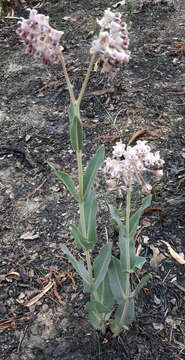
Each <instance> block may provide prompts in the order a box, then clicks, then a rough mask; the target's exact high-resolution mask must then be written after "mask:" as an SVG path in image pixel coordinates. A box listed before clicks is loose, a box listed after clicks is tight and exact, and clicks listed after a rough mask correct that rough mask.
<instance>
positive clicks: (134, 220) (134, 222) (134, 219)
mask: <svg viewBox="0 0 185 360" xmlns="http://www.w3.org/2000/svg"><path fill="white" fill-rule="evenodd" d="M151 200H152V195H148V196H147V197H146V198H145V199H144V200H143V202H142V205H141V206H140V208H139V209H138V210H137V211H136V212H135V214H134V215H132V216H131V218H130V222H129V225H130V226H129V227H130V239H133V238H134V236H135V234H136V231H137V227H138V225H139V220H140V217H141V216H142V214H143V212H144V210H145V209H146V208H147V207H149V206H150V204H151Z"/></svg>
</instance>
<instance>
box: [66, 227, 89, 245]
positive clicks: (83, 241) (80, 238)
mask: <svg viewBox="0 0 185 360" xmlns="http://www.w3.org/2000/svg"><path fill="white" fill-rule="evenodd" d="M70 226H71V228H72V230H71V235H73V236H74V238H75V241H76V246H77V248H78V249H86V250H89V249H91V244H90V243H89V242H88V241H87V239H86V238H85V237H84V236H83V235H82V233H81V231H80V230H79V228H77V227H76V226H75V225H73V224H70Z"/></svg>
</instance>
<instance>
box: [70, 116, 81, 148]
mask: <svg viewBox="0 0 185 360" xmlns="http://www.w3.org/2000/svg"><path fill="white" fill-rule="evenodd" d="M70 135H71V144H72V147H73V150H75V151H79V150H82V147H83V139H82V137H83V135H82V125H81V123H80V120H79V118H78V117H77V116H74V118H73V122H72V124H71V128H70Z"/></svg>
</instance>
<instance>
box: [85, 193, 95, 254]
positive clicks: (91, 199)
mask: <svg viewBox="0 0 185 360" xmlns="http://www.w3.org/2000/svg"><path fill="white" fill-rule="evenodd" d="M96 212H97V203H96V193H95V190H92V191H91V192H90V193H89V194H88V196H87V198H86V199H85V202H84V213H85V225H86V234H87V240H88V243H89V246H90V247H89V248H90V249H93V248H94V245H95V243H96Z"/></svg>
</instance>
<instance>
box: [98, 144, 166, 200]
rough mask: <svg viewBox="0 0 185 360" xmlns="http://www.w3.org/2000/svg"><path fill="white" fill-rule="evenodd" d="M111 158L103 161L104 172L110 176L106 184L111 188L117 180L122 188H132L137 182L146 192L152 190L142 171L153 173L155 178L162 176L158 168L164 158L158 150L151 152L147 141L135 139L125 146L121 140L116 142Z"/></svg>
mask: <svg viewBox="0 0 185 360" xmlns="http://www.w3.org/2000/svg"><path fill="white" fill-rule="evenodd" d="M113 157H114V158H113V159H110V158H108V159H107V160H106V161H105V162H106V165H105V168H104V172H106V173H108V174H109V175H110V176H111V178H112V179H111V180H109V181H108V185H109V187H110V188H111V189H113V188H114V187H115V186H116V184H117V183H118V181H123V183H124V185H123V189H124V190H126V191H127V190H128V189H129V190H130V191H132V190H133V185H134V184H136V183H139V184H140V185H141V186H142V191H143V192H145V193H148V192H150V191H151V190H152V187H151V185H150V184H148V183H146V182H145V181H144V179H143V176H142V174H143V172H144V171H149V172H151V173H153V174H154V175H155V177H156V178H157V179H160V178H161V177H162V176H163V171H162V170H161V169H160V168H161V167H162V166H163V164H164V160H162V159H160V154H159V151H157V152H156V153H154V154H153V153H152V152H151V151H150V147H149V146H148V145H147V141H140V140H139V141H137V144H136V145H135V146H133V147H131V146H127V148H126V146H125V144H122V142H118V143H117V144H116V145H115V146H114V147H113ZM150 167H152V168H153V167H154V168H157V170H153V169H150Z"/></svg>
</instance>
